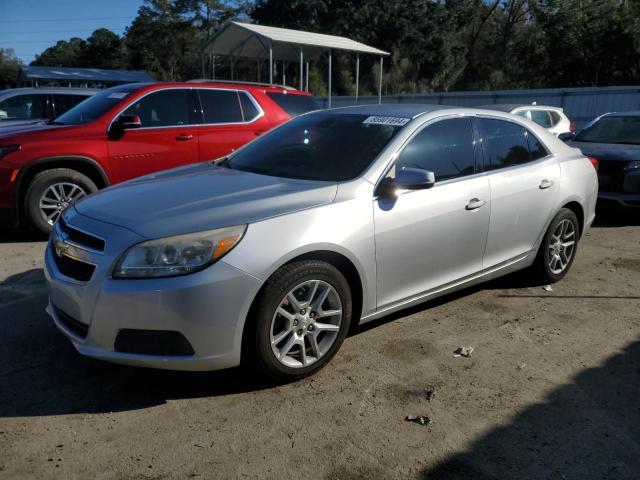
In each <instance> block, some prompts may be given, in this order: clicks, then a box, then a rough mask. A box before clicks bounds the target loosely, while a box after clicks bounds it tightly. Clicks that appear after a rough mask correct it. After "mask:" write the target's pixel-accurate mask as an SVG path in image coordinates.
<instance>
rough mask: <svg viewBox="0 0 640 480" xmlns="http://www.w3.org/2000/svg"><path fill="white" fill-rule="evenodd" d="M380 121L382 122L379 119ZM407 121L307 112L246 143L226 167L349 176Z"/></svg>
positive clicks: (327, 177) (323, 176)
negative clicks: (384, 122)
mask: <svg viewBox="0 0 640 480" xmlns="http://www.w3.org/2000/svg"><path fill="white" fill-rule="evenodd" d="M372 119H373V120H372ZM385 119H386V122H387V124H383V123H382V122H383V121H385ZM389 119H391V120H389ZM376 121H377V122H378V123H375V122H376ZM392 121H395V122H396V123H395V124H393V122H392ZM408 121H409V119H403V118H397V117H370V116H369V115H359V114H346V113H345V114H336V113H327V112H318V113H312V114H309V115H304V116H302V117H298V118H296V119H294V120H291V121H289V122H288V123H286V124H284V125H282V126H281V127H279V128H277V129H276V130H273V131H272V132H270V133H269V134H266V135H265V136H264V137H261V138H259V139H258V140H255V141H254V142H252V143H250V144H249V145H247V146H246V147H245V148H243V149H242V150H240V151H239V152H238V153H236V154H235V155H233V156H232V157H231V159H230V160H229V162H228V165H229V167H230V168H233V169H236V170H244V171H247V172H254V173H259V174H261V175H270V176H273V177H285V178H297V179H301V180H321V181H345V180H352V179H354V178H355V177H357V176H358V175H360V174H361V173H362V172H363V171H364V170H365V169H366V168H367V167H368V166H369V165H370V164H371V162H372V161H373V160H374V159H375V158H376V156H377V155H378V154H379V153H380V151H381V150H382V149H383V148H384V147H385V145H387V144H388V143H389V141H390V140H391V139H392V138H393V137H394V135H395V134H396V133H397V132H398V131H399V130H400V129H401V128H402V125H404V124H405V123H406V122H408Z"/></svg>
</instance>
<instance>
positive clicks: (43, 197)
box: [24, 168, 98, 235]
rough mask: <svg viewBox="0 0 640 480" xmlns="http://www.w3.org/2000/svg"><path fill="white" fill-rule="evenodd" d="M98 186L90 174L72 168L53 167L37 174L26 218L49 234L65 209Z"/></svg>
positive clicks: (27, 197) (27, 200) (26, 200)
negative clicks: (88, 175)
mask: <svg viewBox="0 0 640 480" xmlns="http://www.w3.org/2000/svg"><path fill="white" fill-rule="evenodd" d="M97 190H98V187H97V186H96V184H95V183H93V181H92V180H91V179H90V178H89V177H87V176H86V175H84V174H82V173H80V172H78V171H76V170H71V169H69V168H53V169H51V170H45V171H43V172H40V173H38V174H36V175H35V176H34V177H33V180H31V184H30V185H29V188H28V189H27V193H26V194H25V197H24V212H25V216H26V220H27V222H28V224H29V226H31V228H33V229H34V230H36V231H37V232H40V233H42V234H43V235H48V234H49V232H51V229H52V228H53V224H54V223H55V222H56V221H57V220H58V217H59V216H60V214H61V213H62V211H63V210H64V209H65V208H66V207H67V206H68V205H71V204H72V203H73V202H75V201H76V200H78V199H80V198H82V197H84V196H85V195H89V194H90V193H93V192H95V191H97Z"/></svg>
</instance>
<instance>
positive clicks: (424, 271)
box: [45, 105, 598, 381]
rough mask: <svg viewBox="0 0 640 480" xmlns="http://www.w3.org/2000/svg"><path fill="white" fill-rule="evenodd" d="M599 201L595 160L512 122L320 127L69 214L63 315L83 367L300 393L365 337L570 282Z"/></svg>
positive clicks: (335, 119) (273, 135) (61, 255)
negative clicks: (490, 292) (504, 290)
mask: <svg viewBox="0 0 640 480" xmlns="http://www.w3.org/2000/svg"><path fill="white" fill-rule="evenodd" d="M597 191H598V184H597V176H596V171H595V169H594V166H593V165H592V164H591V163H590V161H589V159H588V158H586V157H585V156H583V155H582V154H581V153H580V151H578V150H576V149H573V148H570V147H568V146H566V145H565V144H564V143H563V142H561V141H560V140H557V139H556V138H555V137H554V136H553V135H552V134H550V133H549V132H547V131H546V130H544V129H543V128H542V127H540V126H538V125H536V124H534V123H532V122H529V121H528V120H526V119H523V118H521V117H517V116H514V115H510V114H506V113H500V112H495V111H488V110H479V109H463V108H443V107H441V106H425V105H404V106H403V105H381V106H378V105H376V106H362V107H353V108H342V109H335V110H328V111H320V112H314V113H310V114H307V115H303V116H300V117H298V118H296V119H294V120H292V121H290V122H288V123H286V124H284V125H282V126H280V127H278V128H276V129H274V130H273V131H271V132H269V133H268V134H265V135H264V136H263V137H261V138H259V139H257V140H256V141H254V142H252V143H250V144H248V145H246V146H245V147H243V148H242V149H240V150H238V151H237V152H235V153H234V154H232V155H231V156H230V157H228V158H224V159H220V160H217V161H215V162H209V163H204V164H197V165H192V166H188V167H183V168H180V169H176V170H171V171H166V172H161V173H158V174H155V175H150V176H147V177H142V178H140V179H136V180H133V181H130V182H127V183H124V184H120V185H118V186H115V187H113V188H109V189H106V190H104V191H102V192H100V193H97V194H94V195H91V196H89V197H87V198H85V199H83V200H81V201H79V202H78V203H77V204H75V205H74V206H72V207H70V208H69V209H67V210H66V212H65V213H64V215H63V216H62V218H61V220H60V221H59V222H58V223H57V224H56V225H55V229H54V231H53V232H52V234H51V238H50V242H49V245H48V248H47V251H46V259H45V264H46V275H47V278H48V281H49V284H50V301H49V307H48V311H49V313H50V314H51V316H52V317H53V320H54V321H55V324H56V325H57V326H58V328H59V329H60V330H61V331H62V332H63V333H64V334H65V335H66V336H67V337H68V338H69V339H70V340H71V341H72V342H73V344H74V345H75V347H76V349H77V350H78V351H79V352H80V353H81V354H83V355H88V356H91V357H95V358H99V359H103V360H107V361H111V362H118V363H126V364H131V365H140V366H148V367H158V368H167V369H176V370H213V369H221V368H227V367H233V366H237V365H239V364H241V362H247V363H248V364H250V365H253V366H254V367H255V368H257V369H260V370H261V371H263V372H265V373H266V374H268V375H270V376H271V377H273V378H275V379H277V380H280V381H286V380H291V379H296V378H300V377H303V376H306V375H309V374H311V373H313V372H315V371H317V370H318V369H320V368H322V366H323V365H325V364H326V363H327V362H328V361H329V360H330V359H331V358H332V357H333V355H335V353H336V351H337V350H338V348H339V347H340V345H341V344H342V341H343V339H344V338H345V336H346V335H347V332H348V330H349V328H350V327H351V326H353V325H356V324H363V323H366V322H369V321H371V320H373V319H375V318H378V317H381V316H383V315H387V314H389V313H391V312H393V311H396V310H400V309H403V308H406V307H408V306H411V305H414V304H416V303H419V302H424V301H425V300H428V299H432V298H434V297H437V296H439V295H443V294H445V293H448V292H451V291H453V290H457V289H460V288H464V287H467V286H469V285H472V284H475V283H479V282H483V281H486V280H488V279H491V278H495V277H497V276H500V275H504V274H507V273H509V272H513V271H515V270H519V269H524V268H527V269H529V271H530V273H531V275H536V276H537V277H538V278H540V279H541V280H542V281H544V282H547V283H551V282H556V281H558V280H560V279H561V278H562V277H563V276H564V275H565V274H566V273H567V271H568V270H569V268H570V267H571V264H572V262H573V260H574V258H575V256H576V252H577V247H578V242H579V240H580V238H581V237H582V235H584V232H585V231H586V230H587V229H588V228H589V226H590V225H591V222H592V221H593V219H594V209H595V203H596V197H597Z"/></svg>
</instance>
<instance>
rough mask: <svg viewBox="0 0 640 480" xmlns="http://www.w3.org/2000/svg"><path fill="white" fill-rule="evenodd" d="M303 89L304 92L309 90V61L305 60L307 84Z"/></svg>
mask: <svg viewBox="0 0 640 480" xmlns="http://www.w3.org/2000/svg"><path fill="white" fill-rule="evenodd" d="M304 90H305V92H308V91H309V62H307V85H306V87H305V89H304Z"/></svg>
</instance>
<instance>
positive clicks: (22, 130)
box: [0, 122, 71, 141]
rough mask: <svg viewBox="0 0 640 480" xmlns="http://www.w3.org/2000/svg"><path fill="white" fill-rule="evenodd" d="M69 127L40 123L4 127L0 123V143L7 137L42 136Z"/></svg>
mask: <svg viewBox="0 0 640 480" xmlns="http://www.w3.org/2000/svg"><path fill="white" fill-rule="evenodd" d="M70 126H71V125H64V126H63V125H47V124H46V123H44V122H40V123H33V122H31V123H27V124H23V125H6V126H5V125H4V124H2V123H0V141H2V140H3V139H4V138H7V137H13V136H14V135H20V136H22V134H28V135H31V134H34V133H35V134H37V135H42V134H43V133H47V132H49V131H52V130H56V129H60V128H69V127H70Z"/></svg>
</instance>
